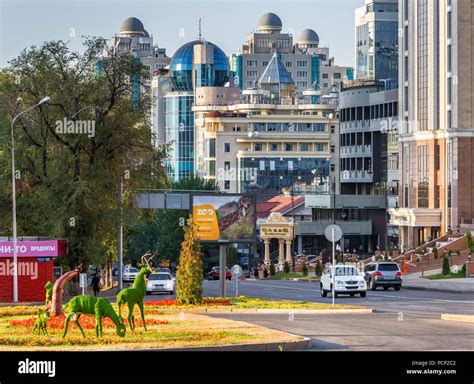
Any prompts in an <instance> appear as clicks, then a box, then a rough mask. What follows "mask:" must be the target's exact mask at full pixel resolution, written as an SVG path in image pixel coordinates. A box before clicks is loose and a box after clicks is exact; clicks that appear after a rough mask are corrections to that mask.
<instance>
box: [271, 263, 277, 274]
mask: <svg viewBox="0 0 474 384" xmlns="http://www.w3.org/2000/svg"><path fill="white" fill-rule="evenodd" d="M275 275H276V269H275V264H274V263H273V261H271V262H270V276H275Z"/></svg>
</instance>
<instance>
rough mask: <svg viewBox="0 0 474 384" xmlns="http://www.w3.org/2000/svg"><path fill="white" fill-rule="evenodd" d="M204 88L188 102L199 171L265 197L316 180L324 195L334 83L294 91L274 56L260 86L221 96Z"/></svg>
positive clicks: (333, 163) (331, 168)
mask: <svg viewBox="0 0 474 384" xmlns="http://www.w3.org/2000/svg"><path fill="white" fill-rule="evenodd" d="M224 89H225V88H224ZM231 89H232V88H229V90H231ZM235 89H236V90H237V91H239V89H238V88H235ZM210 91H211V90H210V89H206V88H201V89H199V90H198V91H197V94H196V103H195V106H194V107H193V111H194V112H195V122H196V134H197V137H198V139H197V141H198V143H201V144H202V147H201V148H200V150H199V152H198V153H197V156H196V163H197V164H198V166H197V174H198V175H199V176H201V177H204V178H205V179H208V180H215V181H216V183H217V184H218V185H219V187H220V189H221V190H222V191H224V192H251V191H257V190H258V191H259V194H260V193H261V194H264V195H265V194H270V195H272V194H273V195H274V194H278V193H280V192H281V191H282V189H283V188H291V187H294V186H296V185H305V186H306V185H307V186H308V189H311V185H312V183H313V182H314V180H315V178H316V177H321V178H323V179H324V180H325V181H326V192H327V183H328V182H327V178H328V176H330V177H331V178H334V177H335V176H336V175H337V174H338V171H339V161H338V152H337V150H336V148H337V147H338V139H339V135H338V116H337V100H338V96H339V93H338V90H337V87H336V86H334V89H333V90H332V93H331V94H329V95H321V91H320V90H319V89H312V90H305V91H303V92H301V93H297V92H296V87H295V82H294V81H293V79H292V77H291V75H290V73H289V71H287V69H286V68H285V66H284V64H283V63H282V60H281V59H280V57H279V55H278V54H277V53H274V55H273V57H272V58H271V59H270V61H269V63H268V64H267V67H266V68H265V69H264V71H263V73H262V75H261V76H260V79H259V81H258V87H253V88H250V89H245V90H243V91H242V95H240V94H239V92H237V93H234V94H229V95H227V96H226V95H222V96H221V97H213V95H210V94H209V93H210ZM217 95H218V93H217ZM217 95H216V96H217ZM222 101H224V102H222ZM313 186H314V184H313ZM302 188H303V189H304V187H302ZM318 188H319V187H318ZM337 188H338V187H337Z"/></svg>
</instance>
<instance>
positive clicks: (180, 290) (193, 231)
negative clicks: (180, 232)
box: [176, 217, 203, 304]
mask: <svg viewBox="0 0 474 384" xmlns="http://www.w3.org/2000/svg"><path fill="white" fill-rule="evenodd" d="M202 278H203V271H202V258H201V244H200V242H199V237H198V235H197V226H196V224H194V222H193V220H192V217H190V218H189V219H188V223H187V226H186V228H185V232H184V241H183V243H182V244H181V253H180V255H179V265H178V268H177V272H176V300H177V301H178V303H180V304H199V303H201V302H202Z"/></svg>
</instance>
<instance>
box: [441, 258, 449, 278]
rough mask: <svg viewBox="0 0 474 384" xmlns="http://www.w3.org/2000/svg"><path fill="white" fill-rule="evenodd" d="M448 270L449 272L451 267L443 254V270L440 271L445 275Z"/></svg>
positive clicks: (447, 273)
mask: <svg viewBox="0 0 474 384" xmlns="http://www.w3.org/2000/svg"><path fill="white" fill-rule="evenodd" d="M450 272H451V268H450V267H449V258H447V257H446V256H445V257H444V258H443V270H442V271H441V273H442V274H443V275H445V276H447V275H449V273H450Z"/></svg>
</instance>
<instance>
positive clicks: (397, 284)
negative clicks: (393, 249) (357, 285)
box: [364, 262, 402, 291]
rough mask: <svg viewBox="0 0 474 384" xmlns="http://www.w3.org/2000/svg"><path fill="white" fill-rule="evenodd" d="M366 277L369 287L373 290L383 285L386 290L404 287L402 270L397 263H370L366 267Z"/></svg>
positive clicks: (397, 289)
mask: <svg viewBox="0 0 474 384" xmlns="http://www.w3.org/2000/svg"><path fill="white" fill-rule="evenodd" d="M364 277H365V281H367V287H368V289H371V290H373V291H375V290H376V289H377V287H383V289H384V290H387V289H389V288H390V287H393V288H394V289H395V290H396V291H399V290H400V288H401V287H402V272H401V271H400V268H399V267H398V264H397V263H391V262H377V263H370V264H368V265H367V266H366V267H365V269H364Z"/></svg>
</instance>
